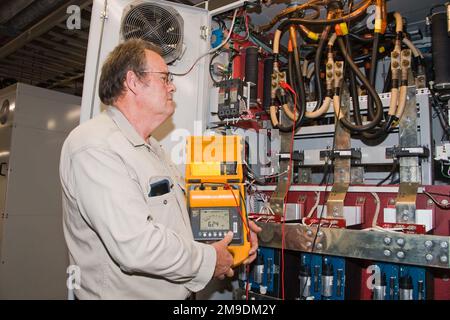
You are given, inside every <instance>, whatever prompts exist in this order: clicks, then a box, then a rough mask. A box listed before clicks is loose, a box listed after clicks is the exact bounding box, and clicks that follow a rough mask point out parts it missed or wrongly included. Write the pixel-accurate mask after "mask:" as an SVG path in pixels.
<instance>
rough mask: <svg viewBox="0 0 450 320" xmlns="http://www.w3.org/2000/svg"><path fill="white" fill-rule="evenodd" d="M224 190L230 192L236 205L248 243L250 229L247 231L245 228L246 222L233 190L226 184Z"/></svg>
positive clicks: (247, 228) (246, 227)
mask: <svg viewBox="0 0 450 320" xmlns="http://www.w3.org/2000/svg"><path fill="white" fill-rule="evenodd" d="M225 189H228V190H230V191H231V194H232V195H233V198H234V202H235V203H236V208H237V209H238V211H239V216H240V217H241V220H242V223H243V224H244V227H245V229H246V231H247V239H248V241H250V229H249V227H248V226H247V222H246V221H245V219H244V217H243V215H242V211H241V207H240V205H239V202H238V201H237V199H236V195H235V194H234V192H233V189H232V188H231V186H230V185H229V184H227V183H226V184H225ZM238 191H239V193H240V192H241V190H240V189H239V190H238Z"/></svg>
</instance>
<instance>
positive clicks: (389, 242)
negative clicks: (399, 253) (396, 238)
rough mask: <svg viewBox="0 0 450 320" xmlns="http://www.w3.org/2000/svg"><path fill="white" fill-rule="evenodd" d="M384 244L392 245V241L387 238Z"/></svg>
mask: <svg viewBox="0 0 450 320" xmlns="http://www.w3.org/2000/svg"><path fill="white" fill-rule="evenodd" d="M383 242H384V244H391V243H392V239H391V238H389V237H385V238H384V239H383Z"/></svg>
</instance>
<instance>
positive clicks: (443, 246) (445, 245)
mask: <svg viewBox="0 0 450 320" xmlns="http://www.w3.org/2000/svg"><path fill="white" fill-rule="evenodd" d="M441 248H442V249H447V248H448V242H447V241H442V242H441Z"/></svg>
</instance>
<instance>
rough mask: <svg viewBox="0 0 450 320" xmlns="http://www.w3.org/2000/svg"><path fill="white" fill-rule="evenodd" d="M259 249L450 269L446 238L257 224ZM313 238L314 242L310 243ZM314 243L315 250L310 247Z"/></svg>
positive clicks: (448, 242)
mask: <svg viewBox="0 0 450 320" xmlns="http://www.w3.org/2000/svg"><path fill="white" fill-rule="evenodd" d="M257 224H258V225H259V226H260V227H261V228H262V231H261V232H260V233H258V239H259V245H260V246H261V247H269V248H276V249H280V248H281V243H282V238H283V235H284V239H285V241H284V243H285V244H284V248H285V249H286V250H294V251H302V252H315V253H318V254H326V255H332V256H339V257H346V258H356V259H365V260H372V261H385V262H390V263H401V264H408V265H417V266H424V267H437V268H445V269H450V260H449V256H450V245H449V244H450V237H448V236H434V235H422V234H421V235H416V234H404V233H394V232H382V231H363V230H351V229H340V228H325V227H321V228H320V229H319V231H317V227H310V226H305V225H302V224H297V223H292V224H291V223H287V224H285V226H284V228H283V229H284V230H283V229H282V225H281V224H279V223H262V222H257ZM316 236H317V240H316V241H314V239H315V238H316ZM313 243H315V247H314V248H313V247H312V245H313Z"/></svg>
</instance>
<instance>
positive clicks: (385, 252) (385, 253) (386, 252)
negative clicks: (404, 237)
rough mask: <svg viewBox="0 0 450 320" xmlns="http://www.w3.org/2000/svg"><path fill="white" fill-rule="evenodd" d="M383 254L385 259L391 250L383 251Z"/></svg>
mask: <svg viewBox="0 0 450 320" xmlns="http://www.w3.org/2000/svg"><path fill="white" fill-rule="evenodd" d="M383 254H384V255H385V256H386V257H389V256H390V255H391V250H384V251H383Z"/></svg>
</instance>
